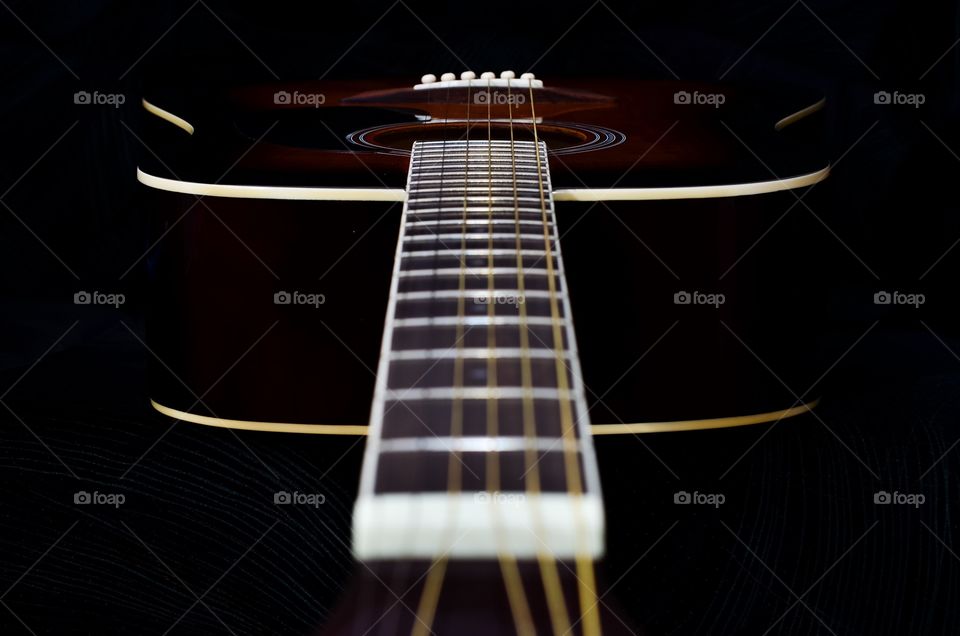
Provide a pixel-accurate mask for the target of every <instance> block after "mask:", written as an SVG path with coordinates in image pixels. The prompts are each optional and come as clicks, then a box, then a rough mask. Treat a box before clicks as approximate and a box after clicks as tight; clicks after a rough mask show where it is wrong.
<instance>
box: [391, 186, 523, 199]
mask: <svg viewBox="0 0 960 636" xmlns="http://www.w3.org/2000/svg"><path fill="white" fill-rule="evenodd" d="M426 192H445V193H447V194H449V195H451V196H456V195H461V196H462V195H463V194H464V193H469V194H470V196H476V194H479V195H487V197H488V198H495V199H496V198H510V199H512V198H513V193H514V192H521V193H524V194H526V195H527V196H529V197H530V198H535V199H536V200H538V201H539V200H540V195H539V192H540V189H539V188H521V187H516V188H515V187H513V186H512V185H508V186H498V187H496V188H491V187H486V186H467V187H463V185H462V184H461V185H460V186H443V187H441V188H433V187H430V188H420V187H417V188H410V189H409V190H408V191H407V195H408V196H409V197H411V198H415V199H418V198H422V195H423V194H424V193H426ZM474 193H476V194H474Z"/></svg>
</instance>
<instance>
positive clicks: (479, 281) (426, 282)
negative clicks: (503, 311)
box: [397, 269, 562, 303]
mask: <svg viewBox="0 0 960 636" xmlns="http://www.w3.org/2000/svg"><path fill="white" fill-rule="evenodd" d="M553 280H554V285H555V286H556V288H557V289H561V288H562V287H561V285H562V282H561V278H560V277H559V276H558V275H557V274H556V273H554V276H553ZM522 281H523V284H524V289H525V290H526V292H528V293H525V294H523V295H522V296H520V297H519V298H520V302H522V301H525V300H526V298H527V297H532V296H531V294H530V293H529V292H538V293H539V292H543V293H544V296H543V297H544V298H549V294H548V293H547V292H548V291H549V289H550V279H549V278H546V277H545V276H539V277H530V278H529V279H528V278H527V277H526V276H524V277H522ZM491 283H492V284H493V285H494V287H495V288H498V289H502V288H505V287H510V286H517V283H518V277H517V275H516V274H512V275H503V274H501V275H494V276H490V275H487V276H483V275H481V274H477V273H475V272H471V271H470V270H468V269H464V270H463V277H462V279H461V276H460V272H459V271H458V272H457V273H455V274H449V275H446V276H437V277H434V278H426V277H423V276H421V277H413V278H402V279H401V280H400V282H399V283H398V284H397V291H398V292H399V293H407V292H428V291H438V292H440V291H443V292H446V291H452V290H459V289H460V286H461V285H463V288H464V290H466V291H473V290H478V291H483V292H487V290H488V289H489V287H490V285H491ZM488 297H490V296H488ZM431 298H434V296H432V297H431ZM492 298H493V302H499V303H509V302H511V301H510V300H508V298H510V297H499V298H498V297H497V296H496V295H495V294H494V295H493V296H492Z"/></svg>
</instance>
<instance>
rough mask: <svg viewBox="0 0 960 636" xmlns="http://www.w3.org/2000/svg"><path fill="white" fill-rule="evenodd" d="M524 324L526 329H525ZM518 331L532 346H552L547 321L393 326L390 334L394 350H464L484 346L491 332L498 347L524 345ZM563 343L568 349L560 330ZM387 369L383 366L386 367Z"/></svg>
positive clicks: (551, 336)
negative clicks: (459, 329) (461, 326)
mask: <svg viewBox="0 0 960 636" xmlns="http://www.w3.org/2000/svg"><path fill="white" fill-rule="evenodd" d="M524 327H525V329H524ZM521 331H525V332H526V334H527V337H528V340H529V342H528V347H529V348H532V349H538V348H542V349H549V348H551V347H553V346H554V342H553V337H554V335H553V327H552V325H547V324H537V323H535V322H533V321H528V322H527V323H526V324H525V325H524V324H520V325H497V324H494V325H488V326H486V327H485V328H482V329H481V328H478V326H476V325H473V326H472V328H466V329H464V330H463V332H462V333H457V325H456V324H454V325H452V326H440V325H430V326H427V327H403V328H395V329H394V330H393V333H392V337H391V340H390V342H391V346H392V347H393V349H394V350H400V349H457V348H459V347H463V348H464V349H467V348H471V347H485V346H487V342H488V340H487V338H488V337H489V336H490V334H491V332H492V333H493V336H494V338H496V342H497V346H500V347H508V348H511V349H515V348H518V347H521V346H523V342H522V341H521V339H520V334H521ZM561 338H562V339H563V342H562V343H561V346H560V348H561V349H567V348H568V342H567V336H566V334H565V333H561ZM385 371H386V369H385Z"/></svg>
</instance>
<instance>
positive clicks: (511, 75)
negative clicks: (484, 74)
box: [500, 71, 517, 80]
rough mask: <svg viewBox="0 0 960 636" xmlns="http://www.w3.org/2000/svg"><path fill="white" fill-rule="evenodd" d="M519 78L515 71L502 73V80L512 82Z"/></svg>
mask: <svg viewBox="0 0 960 636" xmlns="http://www.w3.org/2000/svg"><path fill="white" fill-rule="evenodd" d="M516 76H517V74H516V73H514V72H513V71H503V72H502V73H500V79H505V80H512V79H514V78H515V77H516Z"/></svg>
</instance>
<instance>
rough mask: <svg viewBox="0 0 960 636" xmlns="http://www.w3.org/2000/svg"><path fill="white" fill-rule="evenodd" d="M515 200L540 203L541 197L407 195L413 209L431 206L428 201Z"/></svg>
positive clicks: (472, 201)
mask: <svg viewBox="0 0 960 636" xmlns="http://www.w3.org/2000/svg"><path fill="white" fill-rule="evenodd" d="M514 201H521V202H523V203H527V204H534V203H539V202H540V198H539V197H516V198H514V197H504V196H497V197H493V198H492V199H491V198H490V197H477V196H467V197H456V196H451V197H434V196H430V197H407V205H408V206H409V208H410V209H411V210H422V209H423V208H426V207H431V206H428V205H427V204H428V203H451V204H454V203H457V202H459V203H460V204H461V205H463V204H467V205H469V204H471V203H488V204H494V203H497V204H501V205H506V204H508V203H513V202H514ZM434 207H435V206H434ZM447 207H449V206H447ZM461 209H463V208H461Z"/></svg>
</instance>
